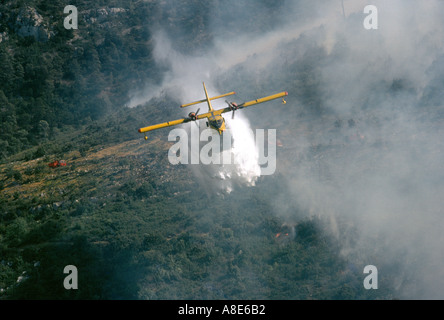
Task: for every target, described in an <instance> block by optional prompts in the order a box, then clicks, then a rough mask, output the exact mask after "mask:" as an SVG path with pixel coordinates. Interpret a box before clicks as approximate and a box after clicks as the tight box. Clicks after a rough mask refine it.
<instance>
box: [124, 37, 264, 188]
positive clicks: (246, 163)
mask: <svg viewBox="0 0 444 320" xmlns="http://www.w3.org/2000/svg"><path fill="white" fill-rule="evenodd" d="M154 39H155V48H154V58H155V60H156V62H157V63H158V64H160V65H163V66H165V67H166V68H167V69H168V71H167V72H166V73H165V74H164V80H163V83H162V84H161V85H148V86H147V87H146V88H145V89H144V90H142V91H139V92H135V93H134V94H133V95H132V97H131V100H130V102H129V103H128V105H129V106H130V107H133V106H136V105H138V104H143V103H146V102H148V101H149V100H150V99H152V98H155V97H160V96H161V95H163V94H165V93H167V94H169V95H172V96H173V98H175V99H177V100H179V101H180V102H181V103H188V102H192V101H196V100H200V99H203V98H204V97H205V95H204V90H203V86H202V82H205V85H206V87H207V90H208V94H209V95H210V96H217V95H220V93H219V92H218V89H216V87H215V85H214V83H213V77H215V76H216V74H218V73H220V72H222V71H224V70H223V69H221V68H223V67H222V66H221V65H220V63H217V62H216V60H219V61H224V60H226V59H225V58H224V57H222V56H220V52H219V53H218V58H217V59H216V58H215V59H213V60H211V59H210V58H208V57H211V56H212V55H211V54H209V55H207V56H190V55H185V54H182V53H180V52H177V51H176V50H174V48H173V47H172V43H171V40H170V39H169V38H168V36H167V35H166V34H165V33H164V32H162V31H159V32H157V33H156V35H155V36H154ZM215 50H216V49H215ZM226 54H229V52H226ZM233 89H234V88H222V90H224V92H223V93H225V92H228V91H231V90H233ZM221 103H222V105H221ZM212 105H213V107H214V108H215V109H219V108H222V107H225V106H226V105H225V104H224V102H223V100H222V102H221V101H218V100H214V101H212ZM191 108H193V107H191ZM196 108H200V112H199V113H201V114H202V113H205V112H207V106H206V104H205V103H202V104H201V105H198V106H196ZM193 110H194V109H193ZM196 110H197V109H196ZM189 111H191V109H188V108H187V109H186V110H181V109H180V108H177V115H178V116H177V118H180V117H181V116H184V115H186V114H185V113H184V112H186V113H188V112H189ZM194 111H195V110H194ZM239 113H240V112H237V113H236V118H235V119H231V115H229V116H227V117H225V120H226V123H227V128H228V130H229V133H228V135H231V138H232V148H231V149H230V150H224V151H223V152H225V153H226V152H229V153H230V155H228V156H227V155H225V158H228V157H229V158H231V159H232V160H231V161H232V162H231V163H230V164H225V165H216V164H214V165H213V164H210V165H205V168H203V166H199V168H198V170H194V168H193V172H195V173H196V175H197V176H199V178H200V179H201V181H207V180H208V179H206V178H205V177H204V176H203V175H206V176H207V178H208V177H215V176H216V177H218V178H219V179H221V180H223V181H224V183H220V187H221V188H222V189H223V190H225V191H226V192H230V191H231V190H233V188H234V184H241V185H247V186H254V184H255V182H256V180H257V178H258V177H259V176H260V173H261V168H260V166H259V152H258V150H257V148H256V143H255V139H254V135H253V131H252V130H251V127H250V123H249V122H248V120H247V119H246V118H244V117H242V115H240V114H239ZM227 114H228V113H227ZM165 120H171V119H165ZM203 121H204V120H201V122H203ZM192 125H194V124H192ZM187 126H189V124H186V125H185V128H186V127H187ZM200 127H201V126H200ZM203 127H205V126H203ZM166 130H168V129H166ZM200 132H201V131H200ZM217 136H218V135H217V134H216V135H213V137H212V139H217V138H220V144H221V145H222V144H223V142H222V137H217ZM166 137H167V134H165V139H166ZM191 138H193V137H191ZM228 138H229V137H227V139H228ZM192 152H193V150H191V151H190V154H191V153H192ZM194 152H196V150H194ZM223 152H222V154H221V155H220V156H221V158H223V157H224V155H223ZM200 156H202V155H200ZM202 173H203V174H202ZM213 182H214V181H211V182H210V183H211V184H212V183H213Z"/></svg>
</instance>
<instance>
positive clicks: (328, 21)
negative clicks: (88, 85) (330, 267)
mask: <svg viewBox="0 0 444 320" xmlns="http://www.w3.org/2000/svg"><path fill="white" fill-rule="evenodd" d="M254 3H255V5H254V6H253V5H251V4H250V2H249V1H246V2H241V3H240V2H238V1H226V2H224V5H223V6H222V5H217V4H214V8H212V10H211V11H210V13H211V14H210V21H211V22H210V23H209V25H208V28H210V30H211V34H212V35H213V38H212V41H211V47H210V49H206V50H202V52H199V51H198V50H196V54H195V55H184V54H181V53H180V52H178V51H176V50H174V49H173V48H172V42H174V39H170V38H169V36H168V35H167V34H166V33H164V32H162V31H159V32H157V33H156V36H155V43H156V46H155V57H156V60H157V61H158V63H159V64H164V65H165V66H166V69H167V70H166V71H165V74H164V81H163V83H162V84H161V85H159V86H156V87H150V88H147V89H146V90H143V92H141V93H139V94H138V96H134V100H133V103H132V105H134V104H135V103H136V101H137V103H138V102H140V101H143V100H145V101H146V100H149V99H150V98H151V97H153V96H155V95H156V93H157V92H161V91H165V90H166V91H169V92H174V93H175V94H176V95H177V97H178V99H179V100H180V101H184V102H188V101H194V100H197V99H201V96H202V89H201V83H202V81H205V82H206V84H207V86H208V89H209V91H210V92H212V94H214V95H215V94H218V93H219V91H223V92H227V91H231V90H235V91H236V92H238V96H239V97H240V98H241V99H242V98H244V97H245V98H246V99H254V98H256V97H257V98H258V97H262V96H265V95H267V94H272V93H275V92H280V91H283V90H285V91H288V92H289V97H288V99H287V102H288V103H287V104H286V105H285V107H277V106H276V105H273V106H272V108H273V112H270V108H260V107H258V108H255V110H254V112H249V111H248V110H245V111H242V112H244V114H243V116H245V117H246V118H248V119H250V123H254V127H255V128H276V129H277V130H278V136H280V137H281V138H282V140H283V144H284V147H283V148H282V149H281V151H280V153H279V156H278V159H277V166H278V171H279V173H280V174H282V176H283V179H282V181H281V183H282V185H283V186H284V188H283V189H285V190H286V191H285V192H283V193H281V194H278V195H275V201H274V202H273V203H272V207H273V210H274V214H276V215H277V216H279V217H280V218H282V219H283V220H285V221H286V222H288V223H289V224H290V225H294V223H297V221H298V220H299V219H302V218H307V217H311V216H320V217H323V218H326V220H327V221H329V227H330V230H329V232H331V234H332V236H333V237H335V238H336V239H337V241H339V242H340V243H341V245H342V254H343V255H344V257H347V258H348V259H350V260H351V261H356V263H357V265H359V266H361V265H362V269H363V267H364V265H365V264H373V265H375V266H377V267H378V270H380V273H379V274H380V276H381V277H384V278H385V279H386V282H384V281H382V282H380V285H390V286H392V287H393V289H394V292H395V295H396V297H398V298H407V299H424V298H426V299H442V298H444V290H443V289H442V288H443V287H444V274H443V273H444V249H443V245H442V244H443V243H444V235H443V232H442V230H443V229H444V212H443V208H444V203H443V197H442V195H443V194H444V166H443V163H444V145H443V144H444V140H443V133H444V129H443V128H444V127H443V121H444V109H443V107H442V99H441V98H444V95H443V94H442V93H441V91H442V88H443V84H444V55H443V47H444V41H443V40H442V39H444V21H443V20H442V17H441V16H440V14H441V13H442V12H444V11H443V9H444V3H443V2H442V1H438V0H430V1H423V2H418V1H412V0H402V1H401V0H392V1H373V3H372V4H373V5H375V6H376V7H377V8H378V29H376V30H367V29H365V28H364V26H363V21H364V18H365V17H366V15H365V14H364V13H363V9H364V7H365V6H366V5H367V3H366V2H365V1H360V0H357V1H351V0H344V1H343V7H342V5H341V1H277V2H274V4H273V5H271V4H270V5H269V6H267V5H266V3H268V2H267V1H263V2H261V3H262V4H258V3H259V2H257V1H254ZM252 10H253V11H252ZM251 16H254V17H258V16H261V17H264V19H262V20H261V21H252V20H251V19H250V18H249V17H251ZM265 17H267V19H265ZM240 113H241V112H239V114H236V116H240ZM241 121H242V120H241ZM231 125H232V126H233V129H234V130H233V132H236V127H237V126H236V123H235V122H231ZM243 125H245V123H243V124H242V126H240V127H243ZM240 135H241V136H244V133H241V134H240ZM235 148H236V146H235ZM240 149H241V150H243V149H244V147H241V148H240ZM235 150H236V149H235ZM247 160H250V159H247ZM253 162H254V161H253ZM255 163H256V164H257V162H255ZM248 167H249V168H255V165H251V166H250V165H248ZM198 171H199V172H200V173H199V174H202V170H198ZM253 172H255V171H253ZM215 173H218V174H219V175H220V177H221V178H222V179H225V178H226V177H232V172H226V171H223V170H220V171H216V172H215V171H213V169H211V174H210V175H211V176H214V174H215ZM250 173H251V172H250ZM196 174H197V173H196ZM255 174H256V173H253V174H250V175H247V176H248V177H249V179H250V180H248V179H247V180H246V181H249V183H250V184H252V182H254V181H255V179H254V177H255ZM221 185H223V187H224V188H228V189H230V188H232V186H231V185H229V184H224V180H221ZM363 263H365V264H363ZM362 269H361V270H362Z"/></svg>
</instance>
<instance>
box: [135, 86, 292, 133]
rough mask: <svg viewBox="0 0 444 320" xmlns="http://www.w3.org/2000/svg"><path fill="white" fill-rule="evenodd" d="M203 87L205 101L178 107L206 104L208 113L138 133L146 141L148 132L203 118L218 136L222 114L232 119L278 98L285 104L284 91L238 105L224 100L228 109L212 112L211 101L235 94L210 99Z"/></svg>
mask: <svg viewBox="0 0 444 320" xmlns="http://www.w3.org/2000/svg"><path fill="white" fill-rule="evenodd" d="M203 87H204V91H205V99H202V100H199V101H195V102H191V103H187V104H183V105H181V106H180V107H181V108H185V107H189V106H192V105H195V104H198V103H203V102H207V104H208V112H207V113H204V114H199V110H200V108H198V109H197V111H196V112H190V113H189V114H188V117H186V118H183V119H179V120H174V121H168V122H164V123H159V124H155V125H152V126H148V127H145V128H140V129H139V132H140V133H145V140H146V139H148V137H147V136H146V132H148V131H151V130H156V129H160V128H165V127H171V126H175V125H178V124H181V123H186V122H190V121H196V120H200V119H204V118H207V119H208V121H207V127H210V128H212V129H214V130H216V131H217V132H219V134H222V133H223V132H224V130H225V129H226V128H225V119H224V118H223V117H222V116H221V114H222V113H225V112H230V111H232V112H233V115H232V117H233V118H234V112H235V111H236V110H238V109H243V108H246V107H249V106H252V105H255V104H258V103H262V102H267V101H270V100H273V99H278V98H282V103H286V102H285V100H284V98H283V97H284V96H286V95H288V92H286V91H284V92H280V93H277V94H273V95H271V96H267V97H264V98H260V99H256V100H251V101H248V102H244V103H242V104H239V105H238V104H237V103H235V102H228V101H227V100H225V102H226V103H227V104H228V107H226V108H223V109H218V110H214V109H213V107H212V106H211V100H215V99H219V98H223V97H226V96H230V95H233V94H236V92H234V91H232V92H229V93H225V94H223V95H220V96H216V97H212V98H210V97H208V92H207V88H206V87H205V82H204V83H203Z"/></svg>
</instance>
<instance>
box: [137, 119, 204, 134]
mask: <svg viewBox="0 0 444 320" xmlns="http://www.w3.org/2000/svg"><path fill="white" fill-rule="evenodd" d="M199 117H200V115H199ZM190 121H191V119H188V118H184V119H178V120H173V121H167V122H163V123H159V124H155V125H152V126H148V127H145V128H140V129H139V132H141V133H143V132H148V131H151V130H156V129H160V128H165V127H171V126H175V125H178V124H181V123H186V122H190Z"/></svg>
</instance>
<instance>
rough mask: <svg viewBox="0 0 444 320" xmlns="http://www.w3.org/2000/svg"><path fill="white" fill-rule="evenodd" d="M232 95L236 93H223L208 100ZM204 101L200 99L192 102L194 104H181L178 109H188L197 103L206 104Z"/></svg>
mask: <svg viewBox="0 0 444 320" xmlns="http://www.w3.org/2000/svg"><path fill="white" fill-rule="evenodd" d="M233 94H236V92H234V91H232V92H228V93H225V94H223V95H220V96H216V97H212V98H210V100H215V99H219V98H223V97H227V96H231V95H233ZM206 101H207V99H202V100H199V101H194V102H191V103H187V104H183V105H181V106H180V107H181V108H185V107H189V106H192V105H195V104H198V103H202V102H206Z"/></svg>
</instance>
